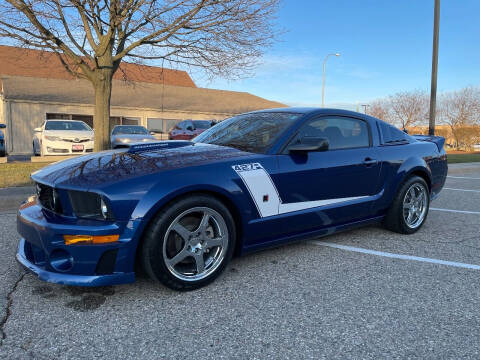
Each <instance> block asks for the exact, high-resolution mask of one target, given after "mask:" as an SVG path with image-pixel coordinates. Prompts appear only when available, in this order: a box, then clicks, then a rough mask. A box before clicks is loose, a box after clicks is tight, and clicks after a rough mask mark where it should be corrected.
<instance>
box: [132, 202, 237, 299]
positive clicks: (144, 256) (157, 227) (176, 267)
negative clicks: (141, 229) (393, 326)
mask: <svg viewBox="0 0 480 360" xmlns="http://www.w3.org/2000/svg"><path fill="white" fill-rule="evenodd" d="M235 241H236V238H235V223H234V220H233V218H232V215H231V214H230V212H229V211H228V209H227V207H226V206H225V205H224V204H223V203H222V202H221V201H219V200H217V199H216V198H214V197H211V196H208V195H193V196H188V197H184V198H181V199H179V200H177V201H175V202H174V203H172V204H171V205H169V206H168V207H165V208H164V209H162V210H161V211H160V212H159V213H158V214H157V215H156V216H155V218H154V219H153V220H152V222H151V223H150V225H149V226H148V228H147V230H146V231H145V235H144V237H143V244H142V247H141V252H140V256H141V261H142V264H143V268H144V269H145V272H146V273H147V274H148V275H149V276H150V278H152V279H154V280H158V281H160V282H161V283H162V284H164V285H166V286H168V287H169V288H171V289H174V290H181V291H188V290H194V289H197V288H200V287H202V286H205V285H207V284H209V283H211V282H212V281H214V280H215V279H216V278H217V277H218V276H219V275H220V274H221V273H222V272H223V270H224V269H225V267H226V266H227V264H228V262H229V261H230V259H231V258H232V255H233V251H234V249H235Z"/></svg>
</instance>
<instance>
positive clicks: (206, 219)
mask: <svg viewBox="0 0 480 360" xmlns="http://www.w3.org/2000/svg"><path fill="white" fill-rule="evenodd" d="M209 221H210V215H209V214H207V213H206V212H204V213H203V216H202V220H200V225H198V228H197V231H199V232H201V233H205V231H207V228H208V222H209Z"/></svg>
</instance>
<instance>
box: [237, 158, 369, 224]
mask: <svg viewBox="0 0 480 360" xmlns="http://www.w3.org/2000/svg"><path fill="white" fill-rule="evenodd" d="M232 168H233V170H235V172H236V173H237V174H238V176H240V178H241V179H242V181H243V183H244V184H245V187H246V188H247V189H248V192H249V193H250V196H251V197H252V199H253V201H254V203H255V206H256V207H257V209H258V212H259V214H260V216H261V217H262V218H263V217H267V216H273V215H279V214H286V213H289V212H294V211H300V210H306V209H313V208H316V207H321V206H327V205H332V204H340V203H344V202H347V201H352V200H366V199H368V198H374V196H373V197H371V196H356V197H346V198H336V199H325V200H316V201H301V202H295V203H287V204H284V203H282V199H281V198H280V195H279V193H278V190H277V188H276V186H275V184H274V183H273V180H272V178H271V177H270V175H269V174H268V172H267V171H266V170H265V169H264V168H263V166H262V165H261V164H260V163H251V164H239V165H234V166H232Z"/></svg>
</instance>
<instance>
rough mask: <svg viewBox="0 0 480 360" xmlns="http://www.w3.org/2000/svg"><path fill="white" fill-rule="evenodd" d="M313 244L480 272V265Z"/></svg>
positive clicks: (344, 246)
mask: <svg viewBox="0 0 480 360" xmlns="http://www.w3.org/2000/svg"><path fill="white" fill-rule="evenodd" d="M312 243H313V244H315V245H319V246H326V247H331V248H335V249H341V250H346V251H353V252H358V253H362V254H369V255H376V256H383V257H387V258H393V259H401V260H411V261H420V262H426V263H431V264H439V265H447V266H454V267H459V268H464V269H473V270H480V265H473V264H466V263H460V262H455V261H446V260H438V259H431V258H424V257H419V256H411V255H402V254H393V253H388V252H383V251H377V250H369V249H364V248H357V247H353V246H347V245H340V244H336V243H330V242H324V241H312Z"/></svg>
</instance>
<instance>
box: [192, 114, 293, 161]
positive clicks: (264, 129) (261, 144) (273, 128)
mask: <svg viewBox="0 0 480 360" xmlns="http://www.w3.org/2000/svg"><path fill="white" fill-rule="evenodd" d="M300 116H301V114H296V113H287V112H258V113H250V114H244V115H238V116H235V117H233V118H230V119H227V120H224V121H222V122H221V123H219V124H217V125H215V126H214V127H212V128H210V129H208V130H206V131H204V132H203V133H201V134H200V135H198V136H197V137H196V138H195V139H194V140H193V141H194V142H198V143H205V144H215V145H222V146H229V147H233V148H236V149H239V150H242V151H248V152H253V153H259V154H264V153H266V152H267V150H268V149H269V148H270V146H271V145H272V144H273V143H274V142H275V141H276V140H277V139H278V137H279V136H280V134H282V133H283V131H285V130H286V129H287V128H289V127H290V126H291V125H292V124H293V123H295V121H296V120H297V119H298V118H299V117H300Z"/></svg>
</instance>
